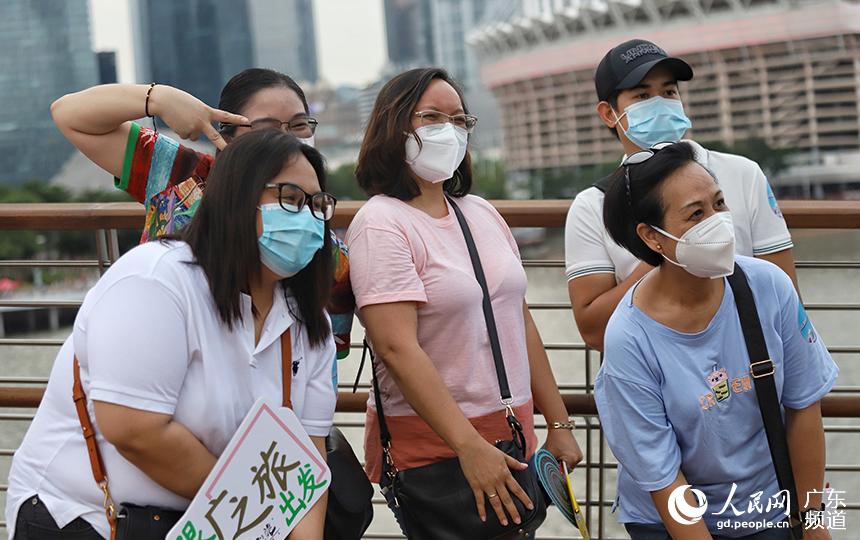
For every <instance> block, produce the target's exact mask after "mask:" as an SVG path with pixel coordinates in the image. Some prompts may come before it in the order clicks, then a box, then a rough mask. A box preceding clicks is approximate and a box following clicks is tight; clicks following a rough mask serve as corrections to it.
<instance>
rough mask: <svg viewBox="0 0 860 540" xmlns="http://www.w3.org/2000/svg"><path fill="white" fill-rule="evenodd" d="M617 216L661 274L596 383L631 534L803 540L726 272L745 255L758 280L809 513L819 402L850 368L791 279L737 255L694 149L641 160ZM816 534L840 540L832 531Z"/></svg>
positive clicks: (635, 158)
mask: <svg viewBox="0 0 860 540" xmlns="http://www.w3.org/2000/svg"><path fill="white" fill-rule="evenodd" d="M604 222H605V224H606V228H607V230H608V231H609V233H610V235H611V236H612V238H613V239H614V240H615V241H616V242H618V244H619V245H621V246H622V247H625V248H627V249H628V250H630V251H631V252H632V253H633V254H634V255H636V256H637V257H638V258H639V259H641V260H643V261H645V262H647V263H648V264H651V265H653V266H655V267H656V268H655V269H654V270H653V271H651V272H649V273H648V274H647V275H646V276H645V277H643V278H642V279H641V280H640V281H639V282H638V283H637V284H636V285H635V286H634V287H633V288H631V290H629V291H628V292H627V294H626V295H625V296H624V298H623V300H622V301H621V303H620V304H619V306H618V308H617V309H616V310H615V313H614V314H613V315H612V318H611V319H610V321H609V325H608V327H607V330H606V338H605V357H604V363H603V366H602V368H601V369H600V372H599V374H598V376H597V381H596V385H595V397H596V401H597V406H598V410H599V412H600V419H601V424H602V426H603V429H604V431H605V433H606V438H607V441H608V442H609V446H610V448H611V449H612V451H613V453H614V454H615V456H616V457H617V458H618V462H619V471H618V498H617V500H616V505H617V508H618V510H619V521H621V522H622V523H624V524H625V526H626V528H627V530H628V532H629V533H630V535H631V537H632V538H633V540H653V539H668V538H670V537H672V538H683V539H684V540H697V539H712V538H714V539H721V538H753V539H756V540H765V539H767V540H770V539H788V538H790V534H789V530H788V529H787V528H784V527H786V526H787V525H786V523H787V522H786V521H785V520H786V515H787V512H786V505H785V504H784V501H785V500H787V496H786V495H785V493H784V492H783V493H780V489H779V485H778V483H777V478H776V474H775V472H774V466H773V462H772V460H771V457H770V451H769V447H768V442H767V439H766V436H765V430H764V425H763V422H762V418H761V413H760V411H759V407H758V403H757V400H756V394H755V392H756V390H755V386H754V381H753V379H752V378H751V376H750V359H749V355H748V353H747V349H746V344H745V341H744V336H743V333H742V330H741V324H740V320H739V318H738V314H737V309H736V305H735V297H734V294H733V292H732V289H731V287H730V286H729V285H728V283H727V280H726V279H724V278H725V277H726V276H728V275H730V274H732V272H733V269H734V264H735V262H736V263H737V264H738V265H739V266H740V268H741V269H742V270H743V272H744V274H746V276H747V279H748V281H749V285H750V288H751V290H752V294H753V297H754V298H755V303H756V305H757V310H758V315H759V318H760V320H761V326H762V330H763V333H764V337H765V341H766V343H767V348H768V352H769V353H770V357H771V359H772V360H773V362H774V364H775V373H774V377H775V383H776V389H777V395H778V397H779V401H780V404H781V406H782V408H783V411H784V418H785V424H786V431H787V440H788V447H789V453H790V456H791V461H792V468H793V471H794V477H795V481H796V482H795V483H796V485H797V493H798V499H799V504H800V506H801V510H802V511H806V510H810V509H813V510H818V509H820V507H821V503H822V500H821V499H822V497H821V492H822V491H823V489H824V455H825V450H824V430H823V427H822V421H821V409H820V400H821V398H822V397H823V396H824V395H825V394H827V392H829V391H830V389H831V388H832V387H833V384H834V382H835V380H836V376H837V374H838V372H839V371H838V368H837V367H836V364H835V363H834V362H833V360H832V358H831V357H830V355H829V353H828V352H827V349H826V347H825V346H824V343H823V342H822V340H821V339H820V337H819V336H818V334H817V333H816V331H815V329H814V327H813V326H812V323H811V322H810V321H809V319H808V317H807V316H806V312H805V311H804V309H803V305H802V304H801V302H800V300H799V299H798V296H797V294H796V293H795V290H794V287H793V285H792V282H791V280H790V279H789V277H788V276H787V275H786V274H785V273H784V272H783V271H782V270H780V269H779V268H778V267H777V266H774V265H773V264H770V263H768V262H766V261H761V260H757V259H753V258H748V257H742V256H737V257H735V256H734V254H733V252H734V231H733V228H732V223H731V216H730V214H729V212H728V208H727V207H726V205H725V201H724V200H723V196H722V192H721V190H720V186H719V185H718V184H717V183H716V181H715V180H714V178H713V176H712V175H711V174H710V173H709V172H708V171H707V170H706V169H704V168H703V167H702V166H701V165H699V164H697V163H696V162H695V161H694V153H693V150H692V148H691V147H690V146H689V145H687V144H685V143H677V144H672V145H658V147H655V149H652V150H650V151H645V152H638V153H636V154H633V155H631V156H630V157H628V158H627V160H626V161H625V164H624V166H623V167H622V168H621V169H619V171H618V173H617V177H616V179H615V181H614V183H613V186H612V187H611V188H610V190H609V191H608V192H607V194H606V202H605V205H604ZM689 486H692V489H694V490H697V491H692V490H691V489H685V487H689ZM816 490H817V491H818V494H815V493H814V492H815V491H816ZM673 492H674V493H675V495H674V496H673ZM704 502H707V504H708V506H707V508H706V509H704V508H703V503H704ZM780 502H783V504H782V505H780V504H779V503H780ZM670 506H671V509H670ZM670 510H671V511H670ZM673 514H674V515H673ZM802 515H804V516H805V514H802ZM699 516H701V519H697V518H698V517H699ZM679 518H680V519H679ZM687 523H689V524H687ZM804 532H805V538H806V539H819V538H830V535H829V533H828V531H827V530H824V529H815V530H806V531H804Z"/></svg>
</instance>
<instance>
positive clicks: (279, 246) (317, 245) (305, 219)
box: [259, 203, 325, 278]
mask: <svg viewBox="0 0 860 540" xmlns="http://www.w3.org/2000/svg"><path fill="white" fill-rule="evenodd" d="M260 212H262V215H263V234H262V235H260V238H259V244H260V260H261V261H262V262H263V264H265V265H266V267H267V268H268V269H269V270H271V271H272V272H274V273H275V274H277V275H278V276H280V277H281V278H288V277H292V276H294V275H296V274H298V273H299V272H300V271H301V270H302V269H303V268H304V267H305V266H307V265H309V264H310V262H311V260H313V258H314V255H316V252H317V251H319V250H320V249H322V247H323V235H324V234H325V224H324V223H323V222H322V221H320V220H318V219H317V218H315V217H314V216H313V214H311V209H310V208H308V207H307V206H305V207H304V208H302V210H301V212H298V213H295V214H294V213H291V212H287V211H285V210H284V209H283V208H281V205H280V204H278V203H271V204H264V205H262V206H260Z"/></svg>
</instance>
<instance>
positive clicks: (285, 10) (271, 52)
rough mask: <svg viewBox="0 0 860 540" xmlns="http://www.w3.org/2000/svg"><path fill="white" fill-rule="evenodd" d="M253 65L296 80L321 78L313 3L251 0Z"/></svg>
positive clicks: (249, 2) (307, 0)
mask: <svg viewBox="0 0 860 540" xmlns="http://www.w3.org/2000/svg"><path fill="white" fill-rule="evenodd" d="M248 9H249V17H250V25H251V30H252V34H253V49H254V62H255V65H256V66H258V67H266V68H271V69H274V70H277V71H280V72H282V73H286V74H287V75H289V76H291V77H292V78H294V79H296V80H297V81H304V82H311V83H313V82H316V81H317V79H319V68H318V62H317V47H316V31H315V28H314V26H315V25H314V10H313V2H312V0H248Z"/></svg>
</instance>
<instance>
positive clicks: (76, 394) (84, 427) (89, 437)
mask: <svg viewBox="0 0 860 540" xmlns="http://www.w3.org/2000/svg"><path fill="white" fill-rule="evenodd" d="M72 371H73V379H74V381H73V383H72V399H73V400H74V402H75V412H76V413H77V414H78V422H80V424H81V431H82V432H83V434H84V442H85V443H86V445H87V455H88V456H89V458H90V468H91V469H92V472H93V479H94V480H95V481H96V484H98V486H99V489H101V490H102V493H104V502H103V506H104V509H105V515H106V516H107V520H108V525H110V540H115V538H116V505H115V504H114V502H113V497H111V494H110V487H109V486H108V479H107V474H105V466H104V462H103V461H102V455H101V452H99V445H98V442H97V441H96V430H95V429H94V428H93V423H92V420H90V413H89V411H87V394H86V392H84V386H83V384H81V366H80V364H78V357H77V355H76V356H75V357H74V363H73V364H72Z"/></svg>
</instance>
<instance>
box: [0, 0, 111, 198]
mask: <svg viewBox="0 0 860 540" xmlns="http://www.w3.org/2000/svg"><path fill="white" fill-rule="evenodd" d="M2 5H3V7H2V17H0V50H2V51H3V53H2V54H0V96H3V106H2V107H0V183H2V182H21V181H25V180H29V179H42V180H47V179H50V178H51V176H53V175H54V173H56V172H57V171H58V170H59V169H60V167H61V166H62V164H63V163H64V162H65V161H66V159H67V158H68V157H69V155H71V153H72V151H73V148H72V146H71V145H70V144H69V143H68V142H66V140H65V139H63V137H62V135H60V133H59V132H58V131H57V128H56V127H54V124H53V122H52V121H51V113H50V105H51V102H52V101H54V100H55V99H57V98H58V97H60V96H62V95H63V94H66V93H68V92H73V91H76V90H81V89H83V88H86V87H88V86H92V85H94V84H96V83H97V82H98V71H97V69H96V56H95V54H93V50H92V45H91V43H90V18H89V11H88V7H87V0H40V1H38V2H33V1H32V0H3V2H2Z"/></svg>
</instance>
